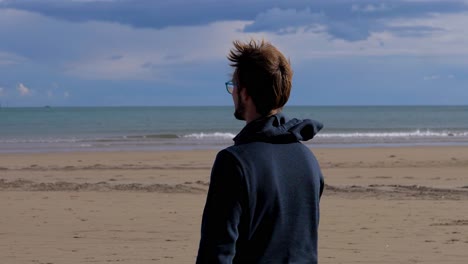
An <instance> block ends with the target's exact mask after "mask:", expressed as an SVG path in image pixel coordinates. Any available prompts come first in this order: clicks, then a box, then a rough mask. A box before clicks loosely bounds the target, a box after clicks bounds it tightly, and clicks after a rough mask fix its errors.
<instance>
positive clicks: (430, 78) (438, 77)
mask: <svg viewBox="0 0 468 264" xmlns="http://www.w3.org/2000/svg"><path fill="white" fill-rule="evenodd" d="M438 79H440V76H439V75H428V76H424V78H423V80H425V81H432V80H438Z"/></svg>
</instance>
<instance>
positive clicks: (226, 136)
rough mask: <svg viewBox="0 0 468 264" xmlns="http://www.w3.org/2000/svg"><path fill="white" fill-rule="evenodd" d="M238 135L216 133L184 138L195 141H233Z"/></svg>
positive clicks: (191, 135)
mask: <svg viewBox="0 0 468 264" xmlns="http://www.w3.org/2000/svg"><path fill="white" fill-rule="evenodd" d="M235 136H236V135H235V134H232V133H223V132H214V133H203V132H202V133H192V134H188V135H184V136H183V138H193V139H233V138H234V137H235Z"/></svg>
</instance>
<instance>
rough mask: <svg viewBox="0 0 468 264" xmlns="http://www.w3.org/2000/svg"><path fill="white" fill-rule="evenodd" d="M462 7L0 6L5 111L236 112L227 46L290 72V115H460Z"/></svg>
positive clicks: (433, 2) (466, 6)
mask: <svg viewBox="0 0 468 264" xmlns="http://www.w3.org/2000/svg"><path fill="white" fill-rule="evenodd" d="M466 25H468V0H464V1H461V0H460V1H450V0H442V1H437V0H393V1H377V0H372V1H351V0H346V1H345V0H335V1H333V0H326V1H321V0H316V1H298V0H291V1H276V0H257V1H252V0H236V1H231V0H227V1H224V0H167V1H163V0H160V1H150V0H141V1H128V0H0V104H1V105H2V106H8V107H16V106H18V107H22V106H45V105H50V106H167V105H174V106H185V105H187V106H196V105H232V98H231V96H230V95H229V94H228V93H227V92H226V90H225V87H224V83H225V82H226V81H228V80H230V78H231V75H232V71H233V70H232V68H231V67H230V66H229V62H228V60H227V58H226V55H227V54H228V53H229V50H230V49H231V48H232V42H233V41H234V40H242V41H248V40H250V39H265V40H268V41H270V42H271V43H272V44H273V45H275V46H277V47H278V48H279V49H280V50H281V51H282V52H283V53H284V54H285V56H286V57H288V58H289V59H290V61H291V64H292V67H293V70H294V78H293V90H292V93H291V97H290V99H289V102H288V104H289V105H467V104H468V27H467V26H466Z"/></svg>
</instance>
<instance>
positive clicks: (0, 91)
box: [0, 87, 5, 97]
mask: <svg viewBox="0 0 468 264" xmlns="http://www.w3.org/2000/svg"><path fill="white" fill-rule="evenodd" d="M4 92H5V88H3V87H0V97H2V96H3V95H4Z"/></svg>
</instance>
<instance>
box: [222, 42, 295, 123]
mask: <svg viewBox="0 0 468 264" xmlns="http://www.w3.org/2000/svg"><path fill="white" fill-rule="evenodd" d="M233 44H234V48H233V49H231V51H230V53H229V55H228V59H229V60H230V61H231V62H232V63H231V64H230V65H231V66H232V67H235V68H236V70H235V71H234V76H233V82H234V83H235V84H236V85H237V87H238V92H239V91H240V89H244V88H245V89H247V94H248V95H249V96H250V97H252V100H253V103H254V104H255V107H256V108H257V112H258V113H259V114H260V115H262V116H265V115H268V114H269V113H270V112H271V111H272V110H274V109H278V108H282V107H283V106H284V105H285V104H286V102H287V101H288V99H289V94H290V92H291V86H292V84H291V81H292V76H293V71H292V69H291V65H290V64H289V61H288V60H287V59H286V58H285V57H284V55H283V54H282V53H281V52H280V51H279V50H278V49H277V48H276V47H275V46H273V45H272V44H271V43H269V42H266V41H264V40H262V41H255V40H250V42H248V43H242V42H240V41H234V42H233Z"/></svg>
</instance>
